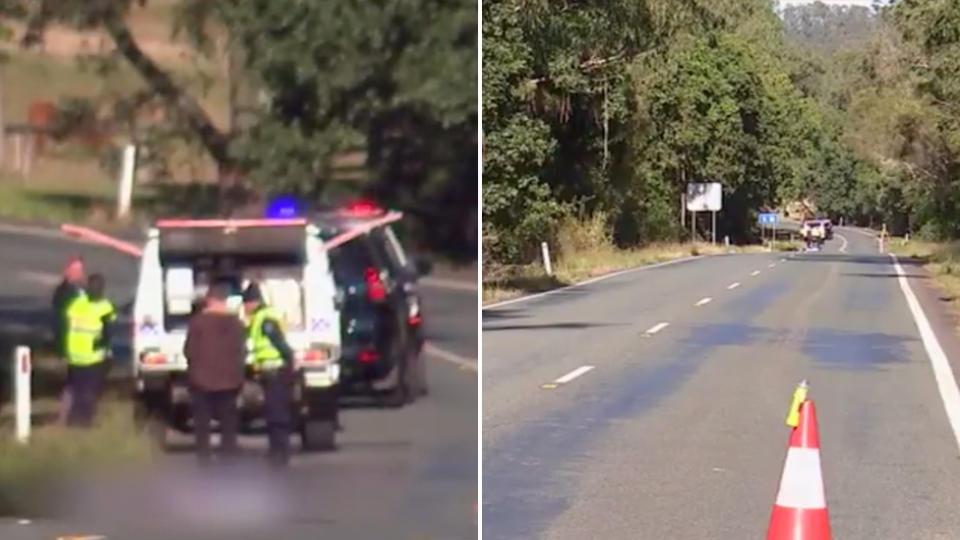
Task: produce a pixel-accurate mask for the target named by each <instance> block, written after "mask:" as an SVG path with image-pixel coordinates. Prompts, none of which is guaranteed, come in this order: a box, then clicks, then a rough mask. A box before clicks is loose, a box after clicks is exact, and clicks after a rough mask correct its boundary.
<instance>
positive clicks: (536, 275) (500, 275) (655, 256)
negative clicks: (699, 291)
mask: <svg viewBox="0 0 960 540" xmlns="http://www.w3.org/2000/svg"><path fill="white" fill-rule="evenodd" d="M801 246H802V243H801V242H799V241H786V240H784V241H778V242H776V243H775V244H774V246H773V248H774V249H775V250H776V251H797V250H798V249H800V247H801ZM567 251H568V254H566V255H563V256H561V258H560V259H559V260H558V261H557V262H556V263H555V264H554V269H553V270H554V273H553V274H554V275H553V276H548V275H547V274H546V271H545V270H544V268H543V266H542V265H540V264H529V265H515V266H503V267H498V268H497V269H496V270H494V271H492V272H487V273H485V275H484V276H483V300H482V301H483V304H491V303H495V302H500V301H504V300H510V299H512V298H516V297H519V296H523V295H526V294H534V293H538V292H544V291H549V290H551V289H556V288H560V287H564V286H567V285H572V284H574V283H578V282H580V281H584V280H587V279H590V278H594V277H599V276H603V275H605V274H610V273H613V272H617V271H620V270H626V269H630V268H636V267H639V266H646V265H650V264H657V263H661V262H667V261H672V260H677V259H682V258H685V257H694V256H702V255H719V254H723V253H762V252H766V251H769V248H768V247H765V246H760V245H747V246H729V247H725V246H714V245H712V244H680V243H670V244H656V245H651V246H648V247H644V248H639V249H617V248H615V247H612V246H609V245H608V246H604V247H601V248H596V249H578V250H567ZM571 251H572V252H571Z"/></svg>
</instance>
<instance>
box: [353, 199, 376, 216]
mask: <svg viewBox="0 0 960 540" xmlns="http://www.w3.org/2000/svg"><path fill="white" fill-rule="evenodd" d="M383 212H384V210H383V208H381V207H380V206H378V205H377V204H376V203H374V202H373V201H368V200H360V201H355V202H353V203H351V204H349V205H347V207H346V208H344V213H345V214H347V215H349V216H353V217H372V216H379V215H381V214H383Z"/></svg>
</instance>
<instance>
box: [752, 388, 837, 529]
mask: <svg viewBox="0 0 960 540" xmlns="http://www.w3.org/2000/svg"><path fill="white" fill-rule="evenodd" d="M767 540H830V518H829V516H828V515H827V499H826V496H825V495H824V490H823V474H822V472H821V470H820V438H819V436H818V435H817V413H816V411H815V410H814V407H813V402H812V401H809V400H807V401H803V402H802V403H801V404H800V418H799V422H798V424H797V427H795V428H793V432H791V433H790V447H789V448H788V449H787V459H786V463H784V465H783V477H782V478H781V479H780V491H779V492H778V493H777V502H776V504H774V506H773V514H772V515H771V516H770V528H769V529H768V530H767Z"/></svg>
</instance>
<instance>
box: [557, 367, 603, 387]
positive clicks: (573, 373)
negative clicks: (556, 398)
mask: <svg viewBox="0 0 960 540" xmlns="http://www.w3.org/2000/svg"><path fill="white" fill-rule="evenodd" d="M592 369H593V366H580V367H578V368H577V369H575V370H573V371H571V372H570V373H567V374H566V375H564V376H563V377H560V378H558V379H555V380H554V381H553V383H554V384H567V383H568V382H570V381H572V380H574V379H576V378H577V377H579V376H581V375H583V374H584V373H587V372H588V371H590V370H592Z"/></svg>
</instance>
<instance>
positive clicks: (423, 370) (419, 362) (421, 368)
mask: <svg viewBox="0 0 960 540" xmlns="http://www.w3.org/2000/svg"><path fill="white" fill-rule="evenodd" d="M407 358H408V360H407V362H408V366H409V367H408V368H407V373H409V374H410V376H409V381H410V382H409V388H410V402H411V403H412V402H413V401H414V400H416V399H417V398H419V397H423V396H425V395H427V363H426V361H424V358H423V352H422V351H420V352H417V351H412V352H411V353H410V355H409V356H408V357H407Z"/></svg>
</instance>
